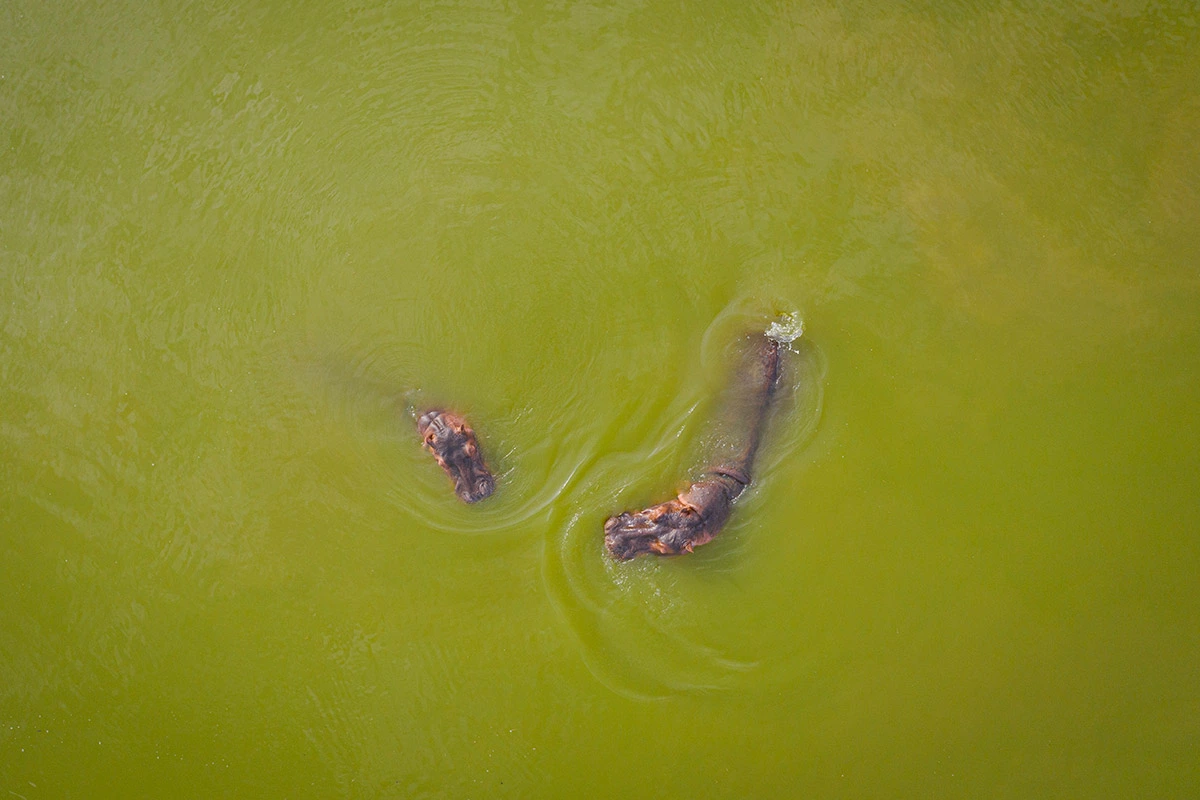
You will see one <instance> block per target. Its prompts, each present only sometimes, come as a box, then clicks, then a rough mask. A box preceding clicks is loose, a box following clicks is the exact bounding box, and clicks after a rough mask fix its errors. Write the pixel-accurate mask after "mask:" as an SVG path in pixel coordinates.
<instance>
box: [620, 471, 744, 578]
mask: <svg viewBox="0 0 1200 800" xmlns="http://www.w3.org/2000/svg"><path fill="white" fill-rule="evenodd" d="M732 486H733V482H732V481H727V480H726V479H724V478H722V477H713V478H711V479H708V480H702V481H698V482H696V483H693V484H692V485H691V486H690V487H689V488H688V490H687V491H686V492H684V493H683V494H681V495H680V496H679V497H676V498H675V499H674V500H668V501H667V502H665V503H660V504H659V505H656V506H651V507H650V508H647V509H644V510H642V511H626V512H625V513H623V514H617V515H615V516H612V517H609V518H608V519H607V520H606V521H605V523H604V546H605V547H607V548H608V552H609V553H611V554H612V556H613V558H615V559H617V560H618V561H628V560H629V559H631V558H636V557H637V556H640V555H644V554H653V555H660V556H674V555H681V554H683V553H690V552H692V550H693V549H695V548H697V547H699V546H700V545H702V544H705V543H707V542H711V541H712V540H713V538H714V537H715V536H716V535H717V534H718V533H720V531H721V527H722V526H723V525H724V524H725V521H726V520H727V519H728V518H729V510H730V502H731V500H732V497H733V490H732V488H731V487H732Z"/></svg>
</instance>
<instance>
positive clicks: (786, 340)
mask: <svg viewBox="0 0 1200 800" xmlns="http://www.w3.org/2000/svg"><path fill="white" fill-rule="evenodd" d="M803 335H804V319H803V318H802V317H801V316H800V312H799V311H790V312H788V313H786V314H780V315H779V318H778V319H776V320H775V321H774V322H772V323H771V324H770V325H768V326H767V338H768V339H774V340H775V341H777V342H779V343H780V344H791V343H792V342H794V341H796V340H797V339H799V338H800V337H801V336H803Z"/></svg>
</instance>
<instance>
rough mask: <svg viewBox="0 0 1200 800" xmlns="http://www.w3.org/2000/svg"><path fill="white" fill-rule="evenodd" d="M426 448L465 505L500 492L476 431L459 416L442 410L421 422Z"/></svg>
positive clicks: (426, 416)
mask: <svg viewBox="0 0 1200 800" xmlns="http://www.w3.org/2000/svg"><path fill="white" fill-rule="evenodd" d="M417 432H418V433H420V434H421V438H422V439H423V440H424V447H425V449H426V450H428V451H429V452H431V453H433V457H434V458H436V459H437V462H438V464H439V465H441V468H442V469H443V470H445V472H446V474H447V475H449V476H450V480H452V481H454V493H455V494H457V495H458V497H459V499H461V500H462V501H463V502H464V503H477V502H479V501H480V500H483V499H484V498H485V497H488V496H489V495H491V493H492V492H493V491H495V489H496V479H495V478H493V477H492V473H491V472H490V471H489V470H488V468H487V464H486V463H484V460H483V454H482V453H481V452H480V450H479V442H478V440H477V439H476V438H475V431H473V430H472V429H471V426H470V425H468V424H467V421H466V420H465V419H463V418H462V417H461V416H459V415H458V414H455V413H452V412H450V411H443V410H440V409H432V410H429V411H426V412H424V413H423V414H421V415H420V417H418V418H417Z"/></svg>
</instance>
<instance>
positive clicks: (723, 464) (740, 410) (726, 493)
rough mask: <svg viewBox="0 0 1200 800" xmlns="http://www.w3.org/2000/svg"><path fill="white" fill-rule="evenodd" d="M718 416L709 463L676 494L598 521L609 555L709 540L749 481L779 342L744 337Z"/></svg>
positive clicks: (665, 551) (684, 549)
mask: <svg viewBox="0 0 1200 800" xmlns="http://www.w3.org/2000/svg"><path fill="white" fill-rule="evenodd" d="M747 345H748V346H747V347H746V348H745V349H744V351H743V353H742V358H743V363H742V364H741V365H739V367H738V369H737V371H736V374H735V376H734V380H733V383H732V384H731V385H730V387H729V389H728V390H727V391H726V396H725V399H724V403H723V410H722V416H721V418H720V419H719V420H718V426H719V427H718V431H717V432H718V434H719V436H720V441H721V445H720V446H719V452H717V453H716V454H715V456H716V457H715V458H714V459H713V461H712V462H711V463H713V466H711V467H709V468H708V470H706V471H705V472H704V474H703V475H701V476H700V479H699V480H697V481H696V482H695V483H693V484H692V485H691V486H689V487H688V488H687V489H686V490H685V491H683V492H682V493H681V494H680V495H679V496H678V497H676V498H675V499H673V500H668V501H667V502H665V503H661V504H659V505H656V506H652V507H650V508H647V509H645V510H644V511H633V512H628V511H627V512H625V513H624V514H617V515H616V516H612V517H609V518H608V519H607V520H606V521H605V523H604V544H605V546H606V547H607V548H608V552H609V553H611V554H612V556H613V558H616V559H617V560H619V561H627V560H629V559H631V558H635V557H637V556H640V555H642V554H645V553H650V554H654V555H680V554H682V553H690V552H692V550H693V549H695V548H697V547H699V546H700V545H702V544H705V543H707V542H711V541H712V540H713V538H715V537H716V535H717V534H718V533H720V532H721V529H722V528H723V527H724V526H725V522H726V521H727V520H728V519H729V512H730V507H731V505H732V503H733V500H734V498H735V497H737V496H738V495H739V494H741V493H742V490H743V489H745V488H746V486H748V485H749V483H750V474H751V473H750V470H751V468H752V466H753V464H754V455H755V453H756V452H757V451H758V440H759V437H760V435H761V434H762V427H763V422H764V420H765V419H766V415H767V409H768V407H769V406H770V403H771V396H772V395H773V394H774V392H775V383H776V379H777V378H778V375H779V343H778V342H776V341H774V340H771V339H768V338H766V337H765V336H762V335H757V336H753V337H750V338H749V339H748V340H747Z"/></svg>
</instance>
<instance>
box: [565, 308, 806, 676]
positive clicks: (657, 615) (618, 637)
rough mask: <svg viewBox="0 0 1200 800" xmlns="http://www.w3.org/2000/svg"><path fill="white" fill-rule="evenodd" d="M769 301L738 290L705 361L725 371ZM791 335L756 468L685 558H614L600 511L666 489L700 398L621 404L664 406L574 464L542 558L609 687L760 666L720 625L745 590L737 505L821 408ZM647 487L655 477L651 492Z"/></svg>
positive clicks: (700, 410)
mask: <svg viewBox="0 0 1200 800" xmlns="http://www.w3.org/2000/svg"><path fill="white" fill-rule="evenodd" d="M770 305H771V304H770V303H764V302H763V301H762V300H760V299H754V298H742V299H739V300H738V301H735V303H733V304H731V305H730V307H728V308H727V309H726V310H725V311H724V312H723V313H722V314H720V315H719V316H718V318H717V319H716V320H715V321H714V322H713V324H712V325H711V326H710V327H709V330H708V332H707V333H706V334H705V337H704V340H703V342H702V347H701V349H702V351H705V352H704V354H703V355H702V358H701V365H702V369H703V370H704V371H705V372H707V373H710V374H712V373H715V374H716V375H718V376H720V378H721V380H726V379H727V376H726V373H727V368H728V363H729V359H728V358H727V357H726V356H728V355H729V354H728V352H727V349H728V345H727V344H726V342H733V341H734V340H736V339H737V338H738V337H739V336H740V335H741V334H744V333H745V332H746V331H747V330H755V329H759V330H765V328H766V323H765V320H767V319H770V318H771V316H770V315H765V314H764V313H763V308H764V307H766V306H770ZM784 307H788V306H786V305H785V306H784ZM790 307H792V308H794V305H792V306H790ZM793 346H794V347H795V349H794V350H792V351H791V352H792V355H791V356H790V357H788V358H787V359H785V362H784V365H783V370H782V373H781V378H780V380H781V391H779V392H778V394H777V401H776V403H775V407H774V409H773V410H772V413H771V415H770V418H769V420H768V429H767V434H766V443H765V445H764V448H763V452H762V455H761V456H760V461H759V466H758V469H757V472H758V477H757V478H756V480H755V484H754V485H753V486H752V487H751V489H750V490H749V491H748V492H747V493H746V494H745V495H744V496H743V497H744V499H742V500H740V501H739V503H738V506H739V507H740V508H741V509H742V510H741V511H740V512H739V513H736V514H735V516H734V520H733V523H732V524H731V526H730V528H729V529H727V531H726V532H725V533H724V535H723V536H721V537H720V538H719V539H718V540H717V542H716V543H714V544H712V545H709V546H708V547H706V548H704V549H703V550H702V551H700V552H699V553H697V554H695V555H693V556H690V557H689V558H687V559H649V558H646V559H639V560H636V561H633V562H627V563H618V562H615V561H613V560H612V559H611V558H609V557H608V555H607V553H605V552H604V548H603V536H602V526H603V521H604V518H605V516H606V515H607V514H608V513H611V512H612V511H615V510H617V509H618V508H623V507H633V506H635V505H641V504H644V503H648V502H658V501H660V500H663V499H665V498H666V496H667V495H669V494H670V493H671V492H672V491H673V490H674V489H673V488H672V487H671V485H670V484H665V485H664V482H663V480H664V479H663V475H664V474H668V473H670V472H671V471H677V470H679V463H680V458H679V454H680V453H681V452H684V453H687V452H690V451H692V450H693V449H694V447H695V445H696V443H697V442H701V441H704V437H705V436H706V435H707V434H706V432H705V428H706V425H705V423H706V422H707V421H708V420H707V413H705V410H704V405H705V404H704V403H702V402H699V401H697V400H696V399H695V398H694V397H692V396H691V395H690V394H689V393H688V392H687V391H680V390H678V389H676V390H674V391H675V392H676V395H675V396H674V397H669V398H666V400H665V402H664V401H663V399H662V398H659V399H656V400H650V399H645V398H643V399H642V400H641V402H640V403H639V404H637V406H636V407H633V406H634V404H633V403H631V404H630V406H631V407H629V408H624V409H619V410H618V411H619V413H618V414H617V416H618V417H625V418H626V419H628V418H630V417H636V416H637V415H638V414H640V413H643V412H646V411H647V410H648V409H649V408H652V407H655V406H661V405H665V406H666V408H667V411H666V412H660V413H659V414H658V415H657V418H658V422H657V424H656V425H655V426H654V427H653V429H652V430H651V431H649V432H648V433H647V434H646V435H644V436H643V437H642V441H641V444H639V445H638V446H636V448H635V449H633V450H630V451H627V452H616V453H610V454H607V455H604V456H594V457H592V458H591V459H590V463H589V464H587V465H586V466H585V467H583V468H581V469H580V470H578V472H579V478H578V481H577V485H576V486H575V487H574V488H573V490H572V491H571V493H570V495H569V497H566V498H564V502H563V503H562V504H560V505H558V506H556V507H555V509H554V512H553V513H554V516H553V519H552V523H553V524H552V525H551V527H550V531H549V533H548V536H547V545H546V550H545V556H544V561H543V571H542V574H543V580H544V583H545V588H546V592H547V594H548V596H549V597H550V599H551V601H552V602H553V603H554V606H555V608H556V609H557V610H558V612H559V613H560V615H561V616H562V618H563V620H564V621H565V622H566V624H567V626H568V627H569V628H570V629H571V631H572V633H573V634H574V636H575V639H576V642H577V643H578V646H579V650H580V655H581V657H582V658H583V660H584V662H585V664H586V665H587V667H588V669H589V670H590V671H591V672H592V674H593V675H594V676H595V677H596V679H597V680H599V681H600V682H601V683H603V684H604V685H605V686H607V687H608V688H609V689H611V690H612V691H614V692H617V693H619V694H621V695H623V696H626V697H630V698H633V699H641V700H652V699H659V698H664V697H669V696H672V695H677V694H681V693H691V692H698V691H715V690H724V689H728V688H730V687H731V686H732V685H733V684H734V682H735V681H736V679H737V676H739V675H741V674H744V673H747V672H749V671H751V670H753V669H754V668H755V666H756V665H757V660H756V659H755V658H753V657H749V656H747V655H746V654H744V653H743V652H741V651H742V650H743V649H744V648H743V647H740V646H739V644H738V643H737V641H736V640H734V641H730V638H731V637H730V636H729V635H728V634H724V633H722V631H723V630H725V629H726V628H727V626H726V625H725V624H723V623H724V622H725V621H726V620H727V618H728V616H729V605H728V604H729V603H734V602H736V601H737V598H739V597H741V596H743V594H744V593H743V592H742V590H741V589H740V588H738V587H737V585H736V581H737V579H738V577H739V575H740V569H739V567H740V565H741V564H742V563H743V562H744V560H745V559H744V558H743V556H744V555H745V553H744V550H745V548H747V546H748V545H747V542H748V538H747V537H745V536H742V535H740V533H741V531H742V530H744V529H746V528H748V527H750V526H751V525H752V524H753V523H752V522H751V521H750V519H749V518H748V516H749V515H747V513H746V510H745V508H746V506H747V505H749V506H751V507H753V506H756V505H758V503H760V502H764V500H763V495H764V494H769V492H770V489H769V486H770V484H771V473H772V472H773V471H774V470H775V469H776V468H777V467H778V466H779V465H780V464H781V463H782V462H783V461H785V460H786V459H787V458H788V457H789V456H791V455H792V454H794V453H795V451H796V450H797V449H798V448H799V447H800V446H801V445H802V444H803V443H804V442H805V441H807V440H808V438H809V437H810V436H811V435H812V433H813V431H814V430H815V428H816V425H817V421H818V420H819V418H820V413H821V397H822V391H821V386H822V384H823V378H824V373H825V367H824V361H823V359H822V357H821V355H820V352H819V350H818V349H817V348H816V347H814V346H812V345H811V344H809V343H807V342H805V343H803V344H801V343H796V344H795V345H793ZM713 384H714V385H716V381H715V379H714V381H713ZM663 391H668V392H669V391H672V390H670V389H668V390H663ZM693 466H694V468H699V467H700V466H702V464H701V463H699V462H698V463H696V464H695V465H693ZM687 477H688V472H687V471H683V472H678V473H677V475H676V478H675V480H676V481H678V483H679V484H682V483H685V482H686V480H687ZM645 486H652V487H654V488H653V489H652V490H651V491H652V493H648V492H647V491H646V490H645V489H644V488H643V487H645ZM676 488H677V487H676Z"/></svg>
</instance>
